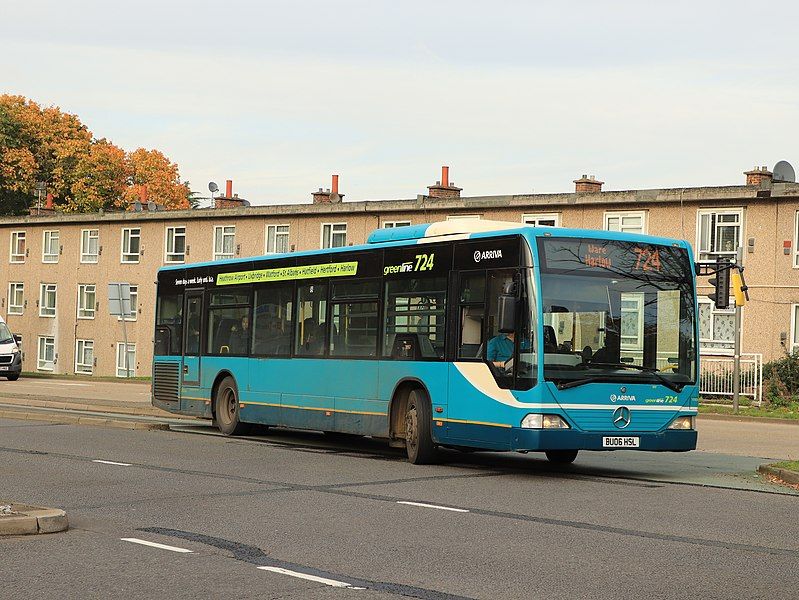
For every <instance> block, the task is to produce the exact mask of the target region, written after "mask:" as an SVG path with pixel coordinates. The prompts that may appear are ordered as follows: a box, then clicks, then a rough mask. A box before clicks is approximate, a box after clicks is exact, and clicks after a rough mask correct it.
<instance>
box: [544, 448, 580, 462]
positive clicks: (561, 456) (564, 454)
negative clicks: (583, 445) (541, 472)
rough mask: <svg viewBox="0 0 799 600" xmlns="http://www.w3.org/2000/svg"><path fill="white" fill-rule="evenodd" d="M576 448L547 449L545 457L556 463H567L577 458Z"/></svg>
mask: <svg viewBox="0 0 799 600" xmlns="http://www.w3.org/2000/svg"><path fill="white" fill-rule="evenodd" d="M577 452H578V450H547V452H546V454H547V459H548V460H549V462H551V463H555V464H558V465H569V464H571V463H573V462H574V460H575V459H576V458H577Z"/></svg>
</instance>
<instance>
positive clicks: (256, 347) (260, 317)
mask: <svg viewBox="0 0 799 600" xmlns="http://www.w3.org/2000/svg"><path fill="white" fill-rule="evenodd" d="M293 295H294V286H293V285H292V284H288V285H286V284H280V285H273V286H268V287H265V288H259V289H257V290H255V308H254V310H253V320H254V323H253V338H252V353H253V354H254V355H256V356H289V355H290V354H291V325H292V323H293V319H294V311H293V310H292V308H293V300H292V296H293Z"/></svg>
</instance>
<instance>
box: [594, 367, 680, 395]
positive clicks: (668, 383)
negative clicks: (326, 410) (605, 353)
mask: <svg viewBox="0 0 799 600" xmlns="http://www.w3.org/2000/svg"><path fill="white" fill-rule="evenodd" d="M580 366H585V367H600V368H602V367H606V368H609V369H633V370H635V371H643V372H644V373H651V374H652V375H654V376H655V378H656V379H657V380H658V381H660V382H661V383H662V384H663V385H665V386H666V387H667V388H669V389H670V390H672V391H674V392H681V391H682V388H683V386H681V385H680V384H678V383H674V382H673V381H670V380H668V379H666V378H665V377H663V375H661V373H660V369H656V368H655V367H642V366H640V365H632V364H629V363H622V362H619V363H606V362H599V363H595V362H591V363H581V365H580Z"/></svg>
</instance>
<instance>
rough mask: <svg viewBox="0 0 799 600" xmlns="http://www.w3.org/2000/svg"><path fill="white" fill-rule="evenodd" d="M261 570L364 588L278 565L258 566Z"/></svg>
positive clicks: (325, 582)
mask: <svg viewBox="0 0 799 600" xmlns="http://www.w3.org/2000/svg"><path fill="white" fill-rule="evenodd" d="M258 568H259V569H261V570H262V571H271V572H272V573H280V574H281V575H290V576H291V577H297V578H299V579H307V580H308V581H315V582H316V583H324V584H325V585H329V586H332V587H339V588H350V589H351V590H364V589H366V588H361V587H354V586H353V585H352V584H349V583H347V582H346V581H336V580H335V579H326V578H325V577H317V576H316V575H308V574H307V573H300V572H298V571H289V570H288V569H282V568H280V567H258Z"/></svg>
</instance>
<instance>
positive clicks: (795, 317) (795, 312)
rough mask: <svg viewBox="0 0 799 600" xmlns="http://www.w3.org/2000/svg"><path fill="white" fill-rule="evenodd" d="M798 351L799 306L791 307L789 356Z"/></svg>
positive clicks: (793, 305)
mask: <svg viewBox="0 0 799 600" xmlns="http://www.w3.org/2000/svg"><path fill="white" fill-rule="evenodd" d="M796 351H799V304H792V305H791V354H793V353H794V352H796Z"/></svg>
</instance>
